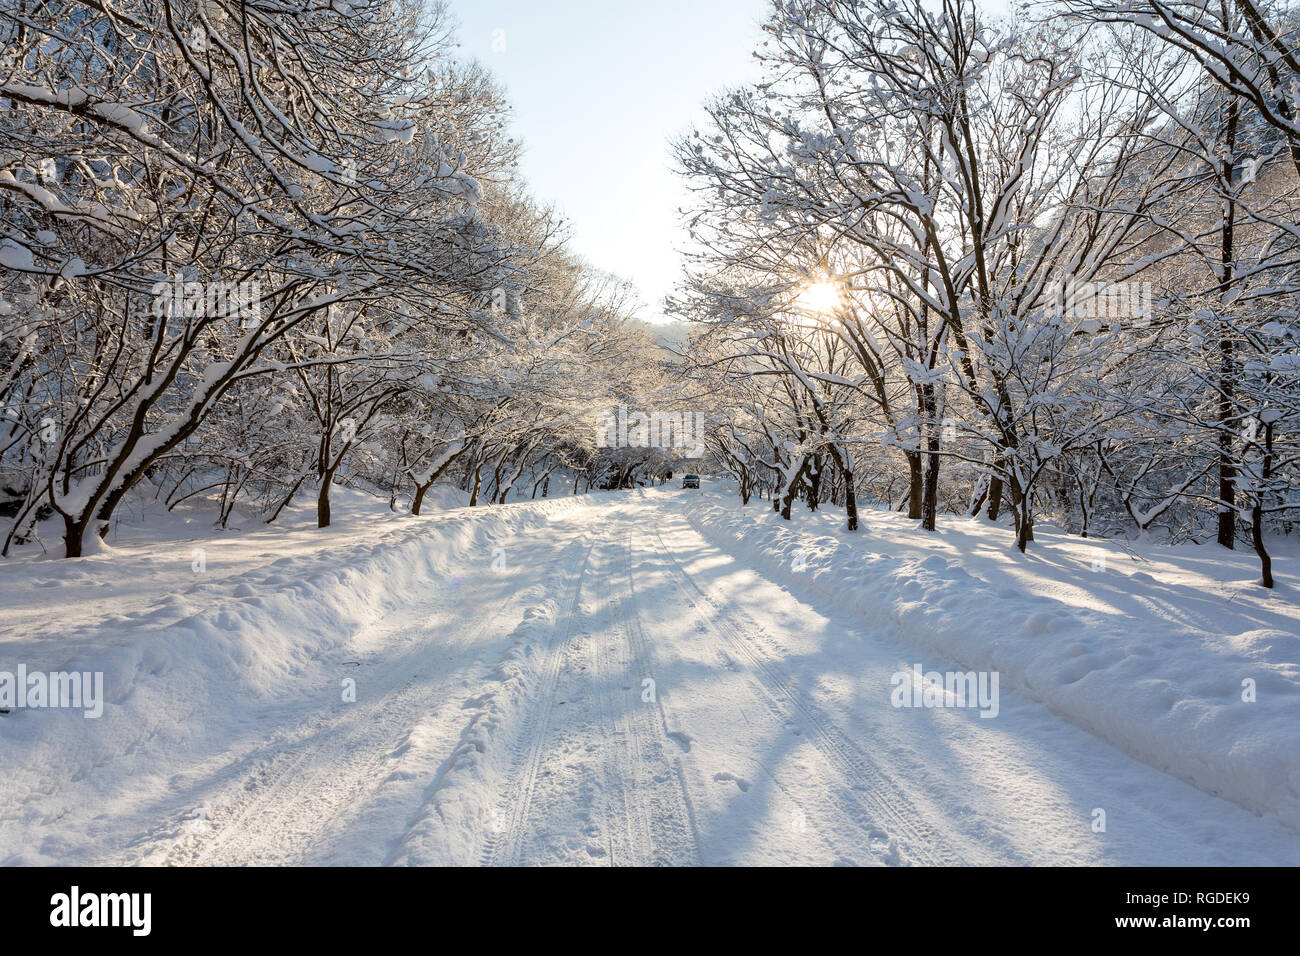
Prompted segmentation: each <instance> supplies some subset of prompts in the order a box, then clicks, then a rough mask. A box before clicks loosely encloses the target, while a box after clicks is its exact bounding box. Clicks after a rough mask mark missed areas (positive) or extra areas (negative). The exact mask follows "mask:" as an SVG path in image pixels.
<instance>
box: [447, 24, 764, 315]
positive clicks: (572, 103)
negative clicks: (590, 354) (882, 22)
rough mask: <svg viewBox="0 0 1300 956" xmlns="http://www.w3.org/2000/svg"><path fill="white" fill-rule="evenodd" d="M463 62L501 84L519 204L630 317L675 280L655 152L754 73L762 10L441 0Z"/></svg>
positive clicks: (666, 187) (665, 189)
mask: <svg viewBox="0 0 1300 956" xmlns="http://www.w3.org/2000/svg"><path fill="white" fill-rule="evenodd" d="M449 4H450V7H451V12H452V14H453V15H454V16H455V17H456V18H457V19H458V20H459V21H460V23H461V31H460V41H461V49H462V53H463V54H464V55H465V57H466V58H476V59H478V60H480V61H482V62H483V63H484V64H486V65H487V66H488V67H490V68H491V69H492V71H493V72H494V73H495V74H496V76H497V77H498V79H499V80H500V81H501V82H502V83H503V84H504V85H505V87H506V90H507V93H508V95H509V98H510V102H511V105H512V106H513V108H514V128H515V131H516V135H518V136H520V137H521V138H522V139H523V141H524V146H525V149H526V153H525V156H524V160H523V163H522V164H521V168H522V172H523V174H524V177H525V178H526V179H527V180H528V182H529V185H530V187H531V189H532V192H533V194H534V195H535V196H536V197H537V198H538V199H539V200H541V201H543V202H554V203H556V204H557V205H558V206H559V208H560V209H561V210H562V211H563V213H564V215H565V217H566V218H567V219H569V220H570V223H571V227H572V232H573V249H574V251H575V252H576V253H578V255H580V256H582V257H583V258H584V259H586V260H587V261H588V262H590V263H591V264H592V265H593V266H596V267H597V268H601V269H605V270H607V271H609V272H613V273H615V274H617V275H620V276H623V277H625V278H627V279H631V280H632V281H633V282H634V283H635V284H636V286H637V288H638V289H639V290H640V292H641V297H642V300H643V301H644V302H645V306H646V307H645V309H644V310H643V312H642V317H643V318H645V319H649V320H651V321H655V320H659V319H661V318H662V310H661V302H662V300H663V297H664V296H665V295H666V294H668V293H669V292H670V291H671V290H672V288H673V285H674V283H675V282H676V280H677V278H678V275H679V273H680V261H679V258H678V255H677V252H676V250H677V249H678V248H681V247H682V246H683V245H684V244H685V232H684V230H683V229H682V228H681V227H680V225H679V218H678V216H677V209H678V208H680V207H681V206H682V205H684V204H685V202H686V193H685V190H684V189H683V188H682V186H681V184H680V182H679V181H678V179H677V177H676V175H675V174H674V173H673V171H672V165H671V162H670V159H669V154H668V141H669V139H670V138H672V137H673V136H675V135H676V134H678V133H680V132H683V131H684V130H686V129H687V128H689V127H690V126H691V124H692V123H695V122H697V121H699V119H700V117H701V115H702V114H701V110H700V107H701V105H702V104H703V103H704V101H705V100H706V99H707V98H708V97H709V96H710V95H711V94H712V93H715V92H718V91H719V90H721V89H724V88H726V87H729V86H737V85H740V84H742V83H744V82H746V81H747V80H750V79H752V78H754V77H756V76H757V75H758V69H757V66H756V64H755V63H754V60H753V58H752V55H751V54H752V53H753V51H754V50H755V49H756V48H757V46H758V44H759V43H760V42H761V36H762V34H761V31H760V30H759V25H760V23H761V22H762V20H763V19H764V17H765V15H766V12H767V0H649V2H637V0H553V2H544V0H449Z"/></svg>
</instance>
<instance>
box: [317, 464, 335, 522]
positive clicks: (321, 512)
mask: <svg viewBox="0 0 1300 956" xmlns="http://www.w3.org/2000/svg"><path fill="white" fill-rule="evenodd" d="M333 483H334V472H332V471H327V472H325V474H324V475H322V476H321V480H320V494H318V495H317V496H316V527H318V528H328V527H329V526H330V485H331V484H333Z"/></svg>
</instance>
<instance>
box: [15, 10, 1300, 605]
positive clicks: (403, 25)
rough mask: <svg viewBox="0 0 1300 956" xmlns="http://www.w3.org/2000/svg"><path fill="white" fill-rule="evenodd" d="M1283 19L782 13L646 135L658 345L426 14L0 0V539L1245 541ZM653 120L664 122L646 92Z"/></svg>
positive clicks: (1256, 480) (1263, 431)
mask: <svg viewBox="0 0 1300 956" xmlns="http://www.w3.org/2000/svg"><path fill="white" fill-rule="evenodd" d="M1297 23H1298V20H1297V16H1296V11H1295V9H1294V7H1293V6H1291V5H1290V3H1289V2H1287V0H1268V2H1261V0H1060V2H1055V3H1050V4H1044V3H1040V4H1032V5H1030V6H1029V7H1028V8H1025V9H1023V10H1018V11H1017V12H1016V14H1015V15H1014V16H1011V17H1008V16H996V17H995V16H991V15H989V14H988V13H986V12H984V11H982V10H981V9H980V7H979V5H978V4H976V3H974V2H972V0H897V2H895V0H774V2H773V3H772V5H771V7H770V10H769V16H768V19H767V23H766V26H765V31H766V36H767V39H766V41H765V42H764V43H763V45H762V46H761V48H760V49H759V50H758V51H756V56H757V57H758V58H759V60H760V61H761V62H762V65H763V68H764V76H763V79H762V81H761V82H758V83H755V84H753V85H752V86H750V87H748V88H741V89H735V90H731V91H728V92H726V93H724V94H721V95H719V96H717V97H716V98H715V99H714V100H712V101H711V102H710V103H709V104H708V105H707V108H706V114H707V116H706V119H705V120H704V121H703V122H702V123H701V124H699V126H698V128H696V129H692V130H691V131H690V132H688V133H686V134H684V135H682V136H681V137H680V138H678V139H677V140H676V141H675V142H674V143H673V144H672V145H671V152H672V156H673V159H674V161H675V162H676V164H677V166H678V168H679V170H680V172H681V173H682V175H683V177H684V178H685V181H686V182H687V183H688V185H689V187H690V189H691V191H692V195H693V197H694V202H693V207H692V208H691V209H690V210H688V223H689V228H690V236H691V246H690V248H689V250H688V264H687V270H686V276H685V278H684V280H683V282H682V285H681V287H680V291H679V292H678V294H677V295H675V296H674V297H673V299H672V300H671V301H670V303H669V308H670V311H671V312H672V313H673V314H674V315H675V316H676V317H678V318H680V319H683V320H685V321H687V322H688V323H689V324H690V326H691V328H692V330H693V331H692V333H691V334H690V335H689V337H687V339H686V341H685V342H684V344H683V345H682V346H681V347H680V349H679V351H680V353H681V354H680V355H677V356H673V357H670V356H668V355H667V353H666V352H665V350H664V348H663V347H662V346H661V345H660V344H658V343H657V342H656V341H655V338H654V336H653V335H652V334H651V333H650V332H649V331H647V329H646V327H645V326H644V324H642V323H640V322H638V321H636V320H635V318H634V314H635V311H636V301H635V293H634V292H633V290H632V289H631V288H630V286H629V285H628V284H627V283H625V282H623V281H622V280H620V279H618V278H616V277H612V276H609V275H607V274H604V273H602V272H600V271H598V270H595V269H593V268H591V267H590V266H588V265H587V264H585V263H584V262H582V261H581V260H579V259H578V258H577V257H575V256H574V255H573V254H572V253H571V252H570V251H569V250H568V248H567V245H566V239H567V237H566V225H565V223H564V222H563V221H562V219H561V217H560V216H559V215H558V214H557V213H556V211H555V210H553V209H552V208H549V207H547V206H545V205H542V204H539V203H538V202H536V201H534V200H533V199H532V198H531V197H530V195H529V193H528V191H527V188H526V185H525V182H524V180H523V178H522V176H521V173H520V170H519V166H520V148H519V145H518V144H517V143H516V142H515V141H514V140H513V139H512V138H511V137H510V136H509V127H508V116H509V108H508V104H507V103H506V102H505V101H504V97H503V94H502V92H501V90H500V89H499V88H498V86H497V85H496V84H495V83H494V81H493V79H492V77H491V76H490V75H489V74H488V73H487V72H486V71H485V70H484V69H483V68H482V67H480V66H478V65H477V64H475V63H465V62H463V61H462V60H460V59H459V58H457V57H456V56H455V53H454V48H455V37H454V32H453V30H452V28H451V26H450V24H449V19H448V16H447V14H446V11H445V10H444V9H443V8H442V7H441V6H439V5H437V4H434V5H432V6H431V5H428V4H425V3H421V2H419V0H347V2H345V0H299V2H295V3H289V4H285V3H281V2H275V0H198V2H195V0H123V2H120V3H115V4H112V5H108V4H101V3H98V2H83V0H52V2H40V0H0V40H2V41H3V50H4V54H3V59H2V60H0V408H2V409H3V418H0V515H2V516H3V518H4V520H3V522H0V553H3V554H6V555H8V554H11V553H14V552H15V549H18V548H20V547H24V546H28V545H30V544H31V543H32V542H34V541H35V540H36V539H37V537H38V526H40V525H49V524H50V523H53V524H55V525H57V526H58V527H59V528H60V529H61V531H60V533H61V536H62V543H63V547H64V551H65V553H66V554H67V555H68V556H70V557H76V556H80V555H82V554H85V553H88V552H89V551H90V550H93V549H94V548H95V546H96V543H97V542H98V541H99V540H100V539H102V537H103V536H104V535H105V534H106V533H107V531H108V530H109V528H110V527H111V524H112V521H113V520H114V516H115V514H116V513H117V512H118V509H119V508H120V506H121V505H122V503H123V501H124V500H126V499H127V498H128V496H129V495H131V494H140V493H147V494H148V495H150V496H152V497H153V498H154V499H156V500H158V501H162V502H165V503H166V504H167V505H168V506H169V507H174V506H176V505H177V504H179V503H181V502H184V501H188V500H192V499H196V498H197V499H204V500H210V501H212V502H213V503H214V504H213V507H214V509H215V510H216V512H217V513H216V519H215V520H216V521H217V523H218V524H220V525H224V524H225V522H226V521H228V520H229V518H230V516H231V515H232V514H233V513H235V511H236V509H240V510H241V512H242V513H253V514H256V515H258V516H260V518H261V519H262V520H266V521H274V520H275V519H276V517H277V516H278V515H279V514H280V513H281V512H282V510H283V509H284V508H285V507H286V506H287V505H288V504H290V503H291V502H294V501H295V500H298V499H299V498H301V497H313V496H314V499H315V502H316V509H317V514H318V518H319V524H320V525H321V526H322V527H324V526H327V525H329V523H330V520H331V515H330V490H331V488H332V487H334V486H335V485H336V484H337V483H339V482H345V483H348V484H351V485H355V486H359V487H364V488H366V489H367V490H369V491H371V492H373V493H376V494H380V495H385V496H387V497H388V498H389V501H390V504H391V506H392V507H393V508H395V509H403V508H406V509H409V510H411V511H412V512H414V513H416V514H418V513H419V512H420V510H421V506H422V504H423V502H424V499H425V496H426V494H427V492H428V490H429V489H430V488H431V487H432V486H433V485H434V483H435V482H439V481H444V482H446V481H451V482H455V483H457V484H458V485H459V486H460V487H461V488H462V489H464V490H465V491H466V492H467V493H468V494H469V496H470V499H469V500H470V501H471V503H473V504H483V503H493V502H504V501H506V500H507V498H508V496H510V495H511V494H512V493H513V494H515V496H516V497H518V496H519V495H520V493H521V489H522V488H523V487H524V486H525V485H526V486H527V489H526V490H527V491H528V492H529V493H531V494H533V495H536V494H538V493H541V494H547V493H548V492H549V477H550V475H551V474H552V473H560V474H563V475H565V476H566V482H567V487H568V488H569V489H570V490H573V491H577V490H578V489H579V487H582V488H583V489H587V488H592V487H629V486H631V485H634V484H636V483H637V482H638V481H639V480H645V479H647V478H652V477H655V476H662V475H663V474H665V473H666V472H667V471H668V470H670V469H671V467H672V461H671V456H668V457H665V456H662V455H660V454H659V453H658V452H657V451H656V449H652V448H640V449H632V450H628V449H609V448H602V447H601V445H600V443H599V442H598V441H597V438H596V436H597V434H598V432H599V423H600V420H601V416H602V414H607V413H608V410H609V409H610V408H611V407H614V406H631V407H634V408H670V407H671V408H676V409H686V410H688V411H689V412H690V413H691V414H700V413H703V414H704V416H705V418H706V420H707V422H708V428H707V450H708V456H709V458H710V463H709V465H708V466H707V467H709V468H711V469H713V470H715V471H717V472H720V473H724V474H727V475H730V476H731V477H733V478H734V479H735V480H736V483H737V485H738V489H739V492H740V494H741V496H742V498H743V499H744V500H745V501H746V502H748V501H750V499H751V498H753V497H755V496H757V497H766V498H770V499H771V501H772V504H773V506H774V507H775V509H776V510H777V511H779V512H781V513H782V514H783V515H784V516H786V517H789V516H790V514H791V510H792V507H793V505H794V503H795V502H796V501H802V502H804V503H805V504H806V506H807V507H809V508H814V509H815V508H816V507H817V506H818V505H819V504H822V503H831V504H833V505H835V506H836V507H842V508H844V509H845V511H846V514H847V522H848V528H849V529H850V530H856V529H857V528H858V527H859V523H860V521H861V518H860V509H861V508H864V507H869V508H875V507H889V508H896V509H899V510H904V509H905V510H906V513H907V514H908V515H909V517H910V518H912V519H914V520H915V521H917V522H918V532H926V531H934V530H935V529H936V527H937V519H938V516H939V515H940V514H944V513H950V514H967V515H984V516H986V517H987V518H988V519H991V520H1003V521H1006V522H1007V524H1008V527H1010V528H1013V529H1014V531H1013V533H1014V542H1015V545H1016V546H1018V547H1019V548H1020V549H1021V550H1025V549H1026V548H1028V547H1029V546H1030V544H1031V542H1032V541H1033V537H1034V527H1035V525H1036V524H1039V525H1040V526H1041V523H1042V522H1043V521H1050V522H1052V523H1054V524H1055V525H1057V526H1060V527H1062V528H1064V529H1065V530H1067V531H1068V532H1071V533H1077V534H1082V535H1094V536H1095V535H1103V536H1105V535H1117V534H1134V533H1143V532H1154V531H1159V532H1161V533H1162V534H1164V535H1165V536H1166V537H1167V538H1168V539H1169V540H1172V541H1175V542H1177V541H1184V540H1193V541H1197V542H1205V541H1217V542H1218V544H1219V545H1222V546H1224V547H1228V548H1237V547H1251V548H1253V549H1254V550H1255V551H1256V552H1257V553H1258V555H1259V557H1260V562H1261V565H1262V579H1263V583H1264V584H1265V585H1267V586H1271V584H1272V580H1271V573H1270V562H1269V556H1268V547H1267V539H1268V537H1269V536H1270V535H1273V534H1277V533H1283V534H1289V533H1291V532H1292V530H1293V524H1292V522H1293V521H1294V520H1295V516H1296V509H1297V508H1300V488H1298V485H1300V481H1298V478H1300V474H1298V468H1300V322H1298V321H1297V300H1298V293H1300V273H1298V270H1300V37H1298V30H1297ZM682 120H683V124H685V123H687V122H688V121H689V117H683V118H682Z"/></svg>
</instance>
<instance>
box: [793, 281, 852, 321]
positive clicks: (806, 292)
mask: <svg viewBox="0 0 1300 956" xmlns="http://www.w3.org/2000/svg"><path fill="white" fill-rule="evenodd" d="M798 305H799V308H801V309H803V310H804V311H805V312H811V313H813V314H814V315H823V316H829V315H834V314H835V313H836V312H838V311H839V310H840V309H841V308H842V307H843V305H844V298H843V294H842V292H841V290H840V287H839V286H838V285H837V284H836V283H834V282H827V281H824V280H823V281H818V282H810V283H808V284H807V285H805V286H804V287H803V291H802V292H800V293H799V299H798Z"/></svg>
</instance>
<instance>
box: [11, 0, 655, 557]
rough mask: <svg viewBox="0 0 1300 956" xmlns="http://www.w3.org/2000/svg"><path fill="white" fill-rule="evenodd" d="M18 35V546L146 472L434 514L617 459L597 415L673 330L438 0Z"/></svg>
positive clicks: (150, 490)
mask: <svg viewBox="0 0 1300 956" xmlns="http://www.w3.org/2000/svg"><path fill="white" fill-rule="evenodd" d="M0 40H3V48H4V58H3V62H2V63H0V221H2V222H3V232H2V233H0V405H2V407H3V414H4V417H3V419H0V509H2V510H3V514H4V515H5V516H6V518H7V521H5V522H4V524H5V527H4V529H3V531H2V532H0V551H3V553H4V554H10V553H13V551H14V549H15V548H16V547H18V546H20V545H22V544H24V543H25V542H29V541H31V540H33V537H34V532H35V529H36V526H37V524H38V523H39V522H54V523H55V524H56V526H59V523H60V522H61V528H62V536H63V543H64V546H65V550H66V554H67V555H68V556H70V557H71V556H78V555H81V554H83V553H86V552H87V550H88V549H90V548H93V547H94V546H95V544H96V542H97V541H98V540H99V539H100V538H102V536H103V535H104V534H105V533H106V532H107V530H108V529H109V527H110V524H111V522H112V520H113V518H114V515H115V513H116V512H117V509H118V508H119V506H120V505H121V504H122V502H123V501H124V500H125V499H126V498H127V496H128V495H130V494H131V493H133V492H135V493H147V494H149V495H151V496H153V497H155V498H156V499H157V500H159V501H164V502H166V504H167V505H168V506H169V507H174V506H175V505H177V504H179V503H180V502H183V501H186V500H189V499H193V498H196V497H199V498H207V499H211V500H213V501H215V502H216V504H215V508H216V509H217V511H218V514H217V521H218V523H219V524H221V525H222V526H224V525H225V523H226V522H227V520H228V519H229V517H230V515H231V514H232V513H233V512H234V510H235V509H236V507H240V508H242V509H244V511H245V512H246V513H247V512H250V511H251V512H252V513H254V514H257V515H260V516H261V517H262V518H263V519H264V520H267V521H274V520H275V518H276V517H277V515H279V514H280V512H281V511H282V509H283V508H284V507H285V506H286V505H287V504H289V503H290V502H291V501H293V500H295V498H296V497H297V496H300V495H303V496H315V499H316V502H317V511H318V515H319V523H320V525H321V526H322V527H324V526H327V525H328V524H329V523H330V490H331V487H333V486H334V484H335V483H336V482H338V481H341V480H346V481H347V482H348V483H350V484H353V485H358V486H361V487H364V488H366V489H368V490H371V491H372V492H376V493H381V494H388V495H389V496H390V497H391V500H392V502H393V504H394V506H395V507H396V506H397V504H398V502H399V501H401V502H403V503H404V504H405V505H406V506H409V507H410V508H411V510H413V511H414V512H415V513H417V514H418V513H419V512H420V508H421V505H422V502H423V500H424V497H425V494H426V492H427V491H428V489H429V488H430V487H431V486H432V485H433V483H434V482H436V481H439V480H450V479H454V480H456V481H458V482H459V483H460V484H461V486H462V487H463V488H465V490H466V491H468V492H469V493H470V495H471V502H472V503H475V504H477V503H481V502H488V501H504V500H505V498H506V496H507V495H508V494H510V492H511V490H512V488H513V486H514V485H515V483H516V482H518V481H519V480H520V479H521V477H522V476H524V475H525V474H526V475H528V476H529V477H531V478H532V479H533V488H532V491H533V493H537V492H538V491H539V490H540V491H541V493H543V494H545V493H546V491H547V477H548V476H549V474H550V472H551V471H552V470H554V469H557V468H560V469H565V470H566V471H567V472H569V473H572V474H574V475H578V474H581V475H582V476H584V478H585V480H586V482H587V484H592V483H597V482H599V481H601V480H602V476H604V475H605V474H606V473H608V472H611V471H614V470H616V467H617V463H611V462H605V461H601V460H598V459H599V457H600V454H601V452H600V449H597V448H595V447H594V446H593V440H592V436H593V435H594V434H595V431H596V419H597V415H598V412H599V410H600V408H601V407H603V404H604V403H606V400H608V401H611V402H617V401H629V400H631V399H632V396H633V395H634V394H637V395H640V394H641V393H640V392H638V391H637V389H638V387H639V384H645V383H646V382H649V381H650V379H651V377H652V376H653V373H654V372H655V371H656V370H657V368H658V366H659V364H660V361H661V358H662V354H661V353H658V352H656V351H655V347H654V345H653V343H652V339H651V337H650V336H649V335H648V334H647V332H646V330H645V327H644V326H643V325H641V324H640V323H637V322H634V321H630V315H631V312H632V310H633V306H634V300H633V295H632V292H631V290H630V289H629V287H628V286H627V285H626V283H624V282H622V281H621V280H618V279H616V278H613V277H611V276H608V275H605V274H602V273H600V272H597V271H595V270H593V269H591V268H590V267H588V266H586V265H584V264H583V263H582V262H580V261H578V260H577V259H576V258H575V257H574V256H572V255H571V254H570V253H569V252H568V251H567V249H566V235H565V232H566V227H565V224H564V223H563V222H562V221H561V219H560V217H559V216H558V215H557V213H556V212H555V211H554V210H552V209H550V208H546V207H543V206H540V205H538V204H537V203H535V202H534V201H532V200H531V199H530V198H529V196H528V194H527V191H526V188H525V185H524V182H523V180H522V179H521V177H520V174H519V170H518V165H519V163H518V159H519V148H518V145H517V144H516V143H515V142H514V140H513V139H512V138H510V137H509V136H508V135H507V133H508V128H507V116H508V108H507V104H506V103H505V102H504V101H503V97H502V94H501V92H500V90H499V89H498V87H497V86H496V85H495V84H494V82H493V80H492V78H491V77H490V76H489V75H488V74H487V73H486V72H485V71H484V70H483V69H482V68H481V67H479V66H478V65H476V64H464V63H462V62H460V61H458V60H457V59H456V58H455V57H454V56H453V53H454V45H455V40H454V36H453V33H452V31H451V30H450V28H449V26H448V20H447V14H446V11H445V10H444V9H443V8H441V7H440V6H437V5H435V6H432V7H430V6H428V5H424V4H421V3H418V2H412V0H352V2H350V3H344V2H342V0H305V2H303V3H291V4H283V3H279V2H266V0H252V2H241V0H200V2H198V3H197V4H196V3H194V2H191V0H184V2H181V0H127V2H123V3H115V4H112V5H104V4H98V3H83V2H64V0H55V2H53V3H44V2H35V3H29V2H27V0H4V2H3V3H0ZM577 484H578V483H577V481H576V480H575V481H574V482H573V487H574V488H576V487H577ZM538 486H540V488H539V487H538ZM516 494H518V492H517V491H516Z"/></svg>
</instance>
